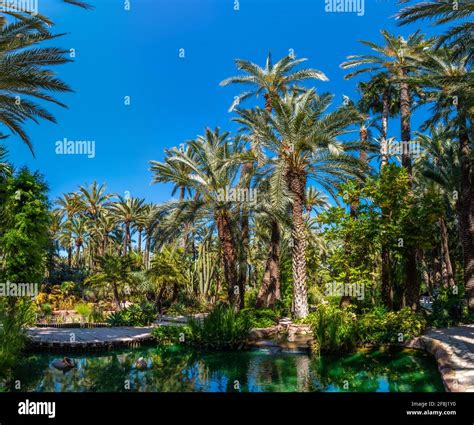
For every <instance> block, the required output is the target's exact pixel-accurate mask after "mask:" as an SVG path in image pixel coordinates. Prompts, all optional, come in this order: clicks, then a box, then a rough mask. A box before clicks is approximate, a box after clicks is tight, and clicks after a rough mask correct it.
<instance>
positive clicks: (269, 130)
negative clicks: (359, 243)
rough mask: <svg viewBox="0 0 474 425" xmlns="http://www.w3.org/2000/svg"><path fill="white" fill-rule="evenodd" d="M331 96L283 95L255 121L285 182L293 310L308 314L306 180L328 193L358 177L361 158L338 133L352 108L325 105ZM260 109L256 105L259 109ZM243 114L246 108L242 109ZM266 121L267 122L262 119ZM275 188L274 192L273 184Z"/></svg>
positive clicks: (280, 179) (352, 117) (350, 118)
mask: <svg viewBox="0 0 474 425" xmlns="http://www.w3.org/2000/svg"><path fill="white" fill-rule="evenodd" d="M332 99H333V97H332V96H331V95H328V94H325V95H322V96H318V95H317V94H316V93H315V92H314V90H308V91H306V92H305V93H303V94H300V95H298V94H294V93H293V94H288V93H287V94H286V95H285V96H284V97H283V98H282V99H279V100H277V101H275V103H274V105H273V107H274V111H275V113H274V114H271V115H270V114H267V117H266V119H265V120H261V121H259V123H260V124H258V123H257V125H258V126H259V127H258V137H259V141H260V143H262V144H263V145H265V146H266V147H267V148H268V149H270V150H271V151H272V152H274V153H275V154H276V159H275V166H274V171H273V173H274V177H273V178H274V179H275V181H277V182H280V183H279V184H282V183H283V184H285V185H286V189H287V191H288V193H289V194H290V199H291V201H292V232H291V235H292V244H293V247H292V264H293V314H294V316H295V317H296V318H302V317H305V316H306V315H307V314H308V300H307V287H306V284H307V283H306V257H305V255H306V243H307V234H306V226H305V222H304V207H305V191H306V184H307V181H308V179H309V178H314V179H315V180H316V181H317V183H318V185H319V186H321V187H322V188H323V189H325V190H326V191H327V192H328V193H329V194H330V195H332V196H334V197H337V195H336V187H337V185H338V184H340V183H341V182H343V181H347V180H348V179H349V178H351V177H352V178H362V176H363V167H362V166H361V163H360V161H358V160H357V159H356V158H354V157H353V156H351V155H349V154H348V153H347V152H346V148H345V147H344V145H343V144H342V143H340V142H339V141H338V137H339V136H341V135H343V134H346V133H348V132H349V130H348V129H347V128H348V126H350V125H352V124H355V123H356V122H357V120H358V119H359V114H356V113H355V112H354V110H353V109H352V108H339V109H336V110H335V111H333V112H328V111H327V109H328V107H329V106H330V104H331V101H332ZM257 110H258V108H257ZM260 113H263V111H261V112H260ZM242 114H243V115H245V112H244V111H242ZM264 122H265V123H264ZM274 187H275V189H274V190H277V189H276V188H277V187H278V184H276V185H275V186H274Z"/></svg>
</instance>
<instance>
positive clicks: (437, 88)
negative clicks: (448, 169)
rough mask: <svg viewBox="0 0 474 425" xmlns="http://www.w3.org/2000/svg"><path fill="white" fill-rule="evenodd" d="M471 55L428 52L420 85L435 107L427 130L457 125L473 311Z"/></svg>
mask: <svg viewBox="0 0 474 425" xmlns="http://www.w3.org/2000/svg"><path fill="white" fill-rule="evenodd" d="M468 62H469V56H468V55H464V56H461V55H456V56H453V53H452V52H451V51H449V50H447V49H438V50H436V51H434V52H432V51H427V52H425V54H424V55H423V56H422V57H421V58H419V60H418V62H417V63H418V66H419V67H420V70H421V75H420V77H419V84H421V85H422V86H423V88H424V89H425V90H426V91H427V92H428V94H427V96H426V99H427V102H431V103H433V104H434V106H433V108H432V112H433V114H432V119H430V120H427V121H426V123H425V124H424V126H423V127H424V128H426V127H428V126H430V125H433V124H435V123H436V122H439V121H441V122H444V123H450V124H454V126H455V128H456V131H457V133H458V139H459V144H458V148H459V158H460V161H461V178H460V186H459V190H460V197H459V198H460V199H459V208H458V215H459V223H460V231H461V235H462V238H461V243H462V246H463V264H464V285H465V289H466V291H465V292H466V297H467V301H468V305H469V309H470V310H471V311H474V185H473V184H472V173H473V166H472V147H471V146H472V136H471V137H470V128H472V123H473V120H472V116H473V113H474V88H473V87H474V73H473V72H472V70H471V69H470V68H469V65H468Z"/></svg>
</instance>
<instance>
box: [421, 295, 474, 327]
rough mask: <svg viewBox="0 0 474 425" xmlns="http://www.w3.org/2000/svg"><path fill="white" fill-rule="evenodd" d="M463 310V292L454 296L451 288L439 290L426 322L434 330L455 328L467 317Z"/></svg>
mask: <svg viewBox="0 0 474 425" xmlns="http://www.w3.org/2000/svg"><path fill="white" fill-rule="evenodd" d="M465 310H466V308H465V307H464V291H463V290H460V291H458V293H457V294H455V293H453V290H452V289H451V288H441V289H440V292H439V293H438V296H437V297H436V299H435V301H434V302H433V308H432V311H431V314H430V315H429V317H428V322H429V324H430V325H431V326H433V327H435V328H446V327H449V326H455V325H457V324H458V323H459V322H461V321H463V318H465V317H467V312H466V311H465Z"/></svg>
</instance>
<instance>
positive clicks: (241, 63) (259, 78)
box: [220, 53, 328, 112]
mask: <svg viewBox="0 0 474 425" xmlns="http://www.w3.org/2000/svg"><path fill="white" fill-rule="evenodd" d="M306 60H307V59H305V58H301V59H296V58H295V57H294V56H292V55H288V56H285V57H284V58H282V59H280V60H279V61H278V62H277V63H276V64H273V62H272V56H271V53H268V56H267V60H266V62H265V67H263V68H262V67H260V66H259V65H257V64H255V63H253V62H250V61H247V60H243V59H237V60H236V61H235V64H236V66H237V68H238V69H239V70H241V71H244V72H245V74H244V75H239V76H235V77H230V78H227V79H225V80H223V81H221V83H220V85H221V86H227V85H229V84H244V85H248V86H250V87H251V88H252V89H251V90H250V91H246V92H244V93H241V94H239V95H238V96H236V97H235V100H234V102H233V104H232V106H231V107H230V109H229V111H232V110H234V108H235V107H236V106H237V105H239V104H240V103H242V102H243V101H244V100H246V99H248V98H250V97H252V96H257V97H258V96H259V95H261V94H262V95H263V97H264V98H265V109H266V110H267V111H268V112H269V111H271V109H272V102H273V101H274V100H275V99H276V98H277V97H278V96H280V95H282V94H283V93H285V92H286V91H287V90H289V89H290V88H294V89H296V90H299V88H298V87H296V86H295V85H296V84H297V83H298V82H300V81H303V80H308V79H316V80H322V81H328V78H327V77H326V75H325V74H324V73H323V72H321V71H318V70H317V69H301V70H299V71H295V70H294V68H295V67H296V66H297V65H299V64H301V63H303V62H305V61H306Z"/></svg>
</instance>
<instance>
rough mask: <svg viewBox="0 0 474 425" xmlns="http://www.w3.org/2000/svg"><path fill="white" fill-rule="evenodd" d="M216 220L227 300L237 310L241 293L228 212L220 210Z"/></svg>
mask: <svg viewBox="0 0 474 425" xmlns="http://www.w3.org/2000/svg"><path fill="white" fill-rule="evenodd" d="M216 222H217V233H218V236H219V241H220V243H221V245H222V254H223V255H222V261H223V263H224V278H225V281H226V285H227V293H228V296H229V302H230V303H231V304H232V305H233V306H234V308H235V309H236V310H238V309H239V308H240V305H241V300H240V297H241V296H242V295H243V294H241V293H240V289H239V287H238V286H237V268H236V264H237V255H236V249H235V243H234V238H233V235H232V227H231V223H230V219H229V216H228V213H227V212H226V211H223V212H222V211H221V212H220V213H218V215H217V217H216ZM236 289H237V291H236Z"/></svg>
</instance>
